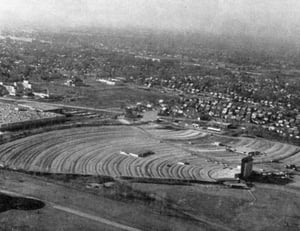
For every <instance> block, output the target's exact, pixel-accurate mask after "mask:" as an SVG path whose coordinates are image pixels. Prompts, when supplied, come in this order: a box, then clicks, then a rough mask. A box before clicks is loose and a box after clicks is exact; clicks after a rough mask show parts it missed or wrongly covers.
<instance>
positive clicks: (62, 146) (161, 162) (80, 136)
mask: <svg viewBox="0 0 300 231" xmlns="http://www.w3.org/2000/svg"><path fill="white" fill-rule="evenodd" d="M161 131H162V134H161V136H162V135H165V134H166V133H168V131H166V130H161ZM152 132H153V131H152ZM156 132H157V131H156ZM169 132H170V133H171V134H172V131H169ZM180 132H182V135H180ZM186 133H187V131H185V130H182V131H177V132H176V133H175V134H174V135H175V137H176V138H177V137H180V138H181V139H183V137H184V136H186V137H187V138H190V136H191V135H192V136H194V135H196V136H197V135H198V134H193V133H192V134H186ZM188 133H189V132H188ZM155 135H157V137H160V136H159V134H155ZM125 150H136V151H137V152H138V151H139V150H151V151H152V152H153V153H154V154H153V155H149V156H146V157H137V156H134V153H131V154H130V153H126V152H125ZM132 152H134V151H132ZM0 161H2V163H3V164H4V165H7V166H8V167H10V168H12V169H22V170H26V171H39V172H50V173H70V174H88V175H107V176H112V177H118V176H124V177H126V176H127V177H143V178H145V177H148V178H164V179H184V180H199V181H208V182H214V181H215V179H214V178H212V177H211V176H210V174H209V173H210V170H211V169H216V168H217V169H218V168H219V169H222V168H223V166H222V165H218V164H215V163H208V162H206V161H205V159H201V158H200V157H195V156H192V155H191V154H190V153H189V152H187V151H184V150H183V149H180V148H178V147H175V146H174V145H171V144H168V143H167V142H161V140H159V139H157V138H155V137H154V136H149V134H148V133H145V132H144V131H143V130H142V129H140V128H137V127H132V126H102V127H87V128H73V129H66V130H60V131H51V132H47V133H43V134H39V135H34V136H30V137H26V138H23V139H20V140H16V141H13V142H10V143H6V144H4V145H2V146H0Z"/></svg>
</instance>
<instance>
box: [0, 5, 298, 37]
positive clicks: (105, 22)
mask: <svg viewBox="0 0 300 231" xmlns="http://www.w3.org/2000/svg"><path fill="white" fill-rule="evenodd" d="M7 25H10V26H14V25H21V26H22V25H32V26H42V27H52V28H53V27H54V28H55V27H69V26H70V27H76V26H96V27H97V26H109V27H129V26H130V27H146V28H155V29H176V30H185V31H188V30H192V31H201V32H202V31H204V32H209V33H214V34H224V33H225V34H226V33H230V34H242V35H262V36H265V35H267V36H275V37H279V38H285V39H290V38H298V36H299V35H300V2H299V1H297V0H43V1H39V0H0V27H1V26H2V27H3V26H7Z"/></svg>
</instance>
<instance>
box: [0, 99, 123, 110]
mask: <svg viewBox="0 0 300 231" xmlns="http://www.w3.org/2000/svg"><path fill="white" fill-rule="evenodd" d="M0 100H3V101H8V102H18V103H32V102H34V103H40V104H45V105H49V106H53V107H64V108H75V109H79V110H88V111H98V112H109V113H117V114H119V113H120V112H121V111H116V110H112V109H100V108H93V107H82V106H75V105H67V104H59V103H47V102H39V101H35V100H27V99H12V98H6V97H0Z"/></svg>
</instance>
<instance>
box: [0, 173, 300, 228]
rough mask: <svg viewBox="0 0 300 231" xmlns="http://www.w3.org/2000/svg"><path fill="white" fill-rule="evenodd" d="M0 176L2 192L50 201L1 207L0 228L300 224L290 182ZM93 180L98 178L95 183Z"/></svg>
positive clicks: (298, 198)
mask: <svg viewBox="0 0 300 231" xmlns="http://www.w3.org/2000/svg"><path fill="white" fill-rule="evenodd" d="M0 174H1V188H0V189H1V190H2V191H4V192H7V191H8V192H17V193H19V194H21V195H24V197H25V195H27V196H32V197H34V198H38V199H40V201H42V202H43V203H45V206H44V207H37V208H32V209H31V210H24V209H22V208H20V209H5V210H3V211H2V212H1V213H0V223H1V228H0V230H180V231H181V230H272V231H273V230H299V227H300V219H299V211H300V196H299V195H300V194H299V188H298V189H297V188H292V187H291V186H288V185H287V186H275V185H263V184H257V185H256V186H255V187H254V188H252V189H251V190H250V191H249V190H237V189H230V188H225V187H224V186H221V185H219V186H218V185H217V186H216V185H199V184H198V185H157V184H142V183H130V182H126V181H111V180H110V179H105V180H101V179H100V178H95V177H87V176H86V177H63V176H60V177H49V176H30V175H26V174H22V173H17V172H10V171H6V170H1V173H0ZM104 182H106V184H103V183H104ZM108 182H110V183H108ZM92 183H99V184H94V186H93V187H90V186H91V185H93V184H92ZM87 186H89V187H87ZM0 202H1V201H0ZM2 202H3V201H2ZM2 206H3V205H2ZM107 221H109V222H111V223H107ZM118 225H124V226H125V228H124V227H123V228H120V227H119V226H118Z"/></svg>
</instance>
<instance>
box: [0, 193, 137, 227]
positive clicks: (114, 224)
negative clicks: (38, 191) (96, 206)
mask: <svg viewBox="0 0 300 231" xmlns="http://www.w3.org/2000/svg"><path fill="white" fill-rule="evenodd" d="M0 193H3V194H6V195H10V196H15V197H24V198H28V199H34V200H40V201H44V202H47V203H48V204H49V205H51V206H52V207H53V208H54V209H57V210H60V211H63V212H66V213H70V214H73V215H76V216H79V217H83V218H86V219H89V220H93V221H96V222H99V223H102V224H105V225H109V226H112V227H115V228H118V229H120V230H126V231H141V230H140V229H136V228H133V227H130V226H127V225H123V224H120V223H117V222H115V221H112V220H108V219H106V218H103V217H99V216H95V215H91V214H88V213H84V212H82V211H79V210H76V209H72V208H68V207H65V206H61V205H58V204H55V203H53V202H51V201H45V200H41V199H39V198H35V197H31V196H27V195H23V194H21V193H17V192H13V191H8V190H5V189H0Z"/></svg>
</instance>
